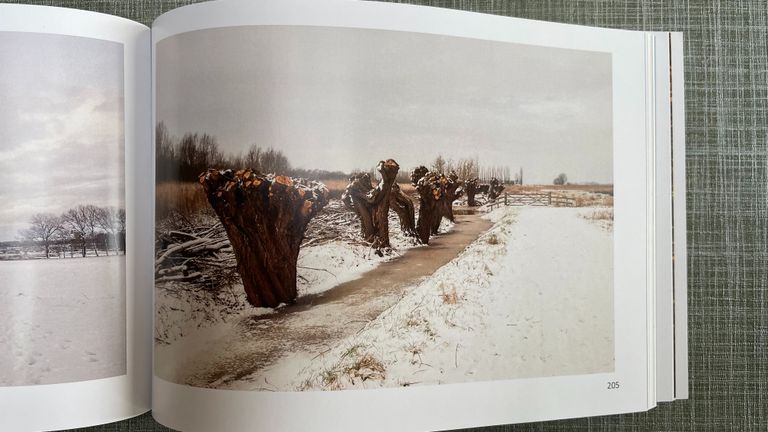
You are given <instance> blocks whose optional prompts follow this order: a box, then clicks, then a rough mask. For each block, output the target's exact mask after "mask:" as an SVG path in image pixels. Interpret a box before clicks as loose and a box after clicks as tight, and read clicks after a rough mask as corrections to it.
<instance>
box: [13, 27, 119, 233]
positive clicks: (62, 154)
mask: <svg viewBox="0 0 768 432" xmlns="http://www.w3.org/2000/svg"><path fill="white" fill-rule="evenodd" d="M44 36H48V37H41V35H38V34H29V38H31V40H29V39H28V38H25V37H23V36H19V35H18V34H13V33H11V34H8V33H2V32H0V63H3V64H4V65H5V64H7V63H6V62H5V61H4V56H6V55H12V54H13V53H12V52H10V53H9V52H8V44H9V43H10V42H12V41H15V42H16V43H17V44H20V45H21V46H22V47H25V45H26V48H27V49H30V50H32V51H31V52H32V53H37V54H38V55H32V54H31V52H30V51H28V52H26V54H25V56H24V57H23V58H22V59H21V61H17V62H14V63H12V64H13V66H12V67H10V68H6V69H4V71H0V80H3V79H6V80H9V81H5V82H11V83H12V84H13V85H12V86H0V99H2V100H3V101H4V103H3V106H2V107H0V124H2V125H3V127H0V130H1V131H2V132H0V139H1V141H0V190H2V194H3V199H4V205H3V206H2V207H0V241H2V240H8V239H12V238H15V236H16V234H17V232H18V230H19V229H21V228H23V227H25V226H26V221H27V220H29V218H30V217H31V216H32V215H33V214H35V213H42V212H48V213H61V212H63V211H65V210H66V209H68V208H70V207H73V206H75V205H78V204H81V203H93V204H96V205H113V206H118V205H122V202H123V200H124V198H123V196H124V191H123V188H124V186H123V185H124V130H123V97H122V73H123V70H122V48H121V46H120V45H117V44H114V43H111V42H102V41H97V40H93V39H87V40H85V41H84V40H83V38H75V37H69V36H66V37H65V36H53V35H44ZM59 38H64V40H61V39H59ZM39 44H45V45H44V47H41V46H39ZM50 45H55V46H56V47H58V49H57V51H56V53H55V54H54V53H51V52H50V50H49V47H50ZM46 47H47V48H46ZM35 48H39V49H37V50H35ZM115 51H117V52H118V53H119V55H116V53H115ZM102 54H103V55H104V56H106V57H111V58H112V60H113V61H112V62H107V63H104V62H96V64H94V63H93V62H89V59H90V58H91V56H98V55H102ZM62 55H68V56H72V57H75V58H78V59H79V60H80V61H76V59H74V58H68V59H67V61H64V62H62V61H59V59H58V58H57V56H62ZM47 60H50V62H49V61H47ZM96 66H99V67H96ZM94 68H96V69H100V70H93V69H94ZM19 69H26V73H19V72H20V71H19ZM83 69H86V70H85V71H83ZM84 75H85V77H84ZM95 75H98V77H96V76H95ZM89 77H90V78H92V79H88V78H89ZM83 78H86V79H83Z"/></svg>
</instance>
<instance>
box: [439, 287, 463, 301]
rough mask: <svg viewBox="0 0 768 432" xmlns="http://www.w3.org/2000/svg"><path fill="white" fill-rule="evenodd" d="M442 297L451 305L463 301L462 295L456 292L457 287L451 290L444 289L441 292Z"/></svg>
mask: <svg viewBox="0 0 768 432" xmlns="http://www.w3.org/2000/svg"><path fill="white" fill-rule="evenodd" d="M440 298H441V299H443V303H445V304H451V305H453V304H456V303H458V302H459V301H461V296H459V294H458V293H457V292H456V288H454V289H452V290H451V291H450V292H445V291H443V292H442V293H441V294H440Z"/></svg>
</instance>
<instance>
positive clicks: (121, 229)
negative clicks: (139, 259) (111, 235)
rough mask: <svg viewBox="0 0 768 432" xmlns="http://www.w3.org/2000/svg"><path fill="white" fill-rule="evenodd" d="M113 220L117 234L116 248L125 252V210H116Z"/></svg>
mask: <svg viewBox="0 0 768 432" xmlns="http://www.w3.org/2000/svg"><path fill="white" fill-rule="evenodd" d="M115 218H116V222H117V233H118V236H119V238H118V242H117V243H118V247H119V248H120V249H121V250H122V251H123V252H125V241H126V239H125V209H123V208H119V209H117V212H116V213H115Z"/></svg>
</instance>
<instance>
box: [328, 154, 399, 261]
mask: <svg viewBox="0 0 768 432" xmlns="http://www.w3.org/2000/svg"><path fill="white" fill-rule="evenodd" d="M376 169H377V170H378V171H379V173H380V174H381V181H380V182H379V184H378V185H376V187H373V183H372V182H371V176H370V175H369V174H368V173H362V174H355V175H353V176H352V177H350V178H349V185H347V188H346V190H345V191H344V194H342V196H341V200H342V201H343V202H344V205H345V206H346V207H347V208H348V209H350V210H352V211H354V212H355V214H357V217H358V218H359V219H360V229H361V231H362V232H361V234H362V235H363V238H364V239H365V241H367V242H369V243H371V245H372V247H373V248H374V249H375V250H376V253H377V254H378V255H382V252H381V250H382V249H386V248H389V247H390V243H389V217H388V216H389V207H390V199H391V197H392V189H393V185H394V184H395V178H396V177H397V172H398V171H399V170H400V165H398V164H397V162H395V161H394V160H393V159H387V160H386V161H380V162H379V164H378V165H377V166H376ZM406 198H407V197H406ZM396 199H397V198H396ZM402 205H404V204H398V205H396V206H394V207H396V208H395V211H396V212H397V211H398V210H399V207H401V206H402ZM398 214H399V213H398ZM401 223H402V220H401Z"/></svg>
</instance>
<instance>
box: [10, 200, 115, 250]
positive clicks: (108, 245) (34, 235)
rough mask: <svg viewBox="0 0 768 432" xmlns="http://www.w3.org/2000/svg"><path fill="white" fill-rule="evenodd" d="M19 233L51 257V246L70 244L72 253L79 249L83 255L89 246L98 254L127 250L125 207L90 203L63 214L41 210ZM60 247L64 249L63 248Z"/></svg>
mask: <svg viewBox="0 0 768 432" xmlns="http://www.w3.org/2000/svg"><path fill="white" fill-rule="evenodd" d="M19 235H20V237H21V238H22V239H23V240H24V241H26V242H29V243H33V244H37V245H40V246H42V247H44V249H45V258H49V257H50V252H51V247H52V246H65V247H68V248H69V250H70V255H73V254H74V251H75V250H77V253H78V254H79V255H82V256H83V257H85V256H86V255H87V252H88V249H89V248H90V249H92V250H93V252H94V253H95V255H96V256H99V250H100V249H101V250H103V251H105V253H107V254H109V251H110V250H113V251H115V253H117V252H118V251H123V252H125V209H122V208H114V207H98V206H95V205H91V204H87V205H78V206H76V207H73V208H71V209H69V210H67V211H65V212H64V213H62V214H60V215H55V214H52V213H38V214H35V215H33V216H32V217H31V218H30V220H29V227H28V228H27V229H24V230H22V231H20V232H19ZM58 249H59V250H60V252H61V251H64V249H63V248H62V247H59V248H58ZM64 252H65V251H64ZM57 256H58V255H57ZM64 256H66V253H65V254H64Z"/></svg>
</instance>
